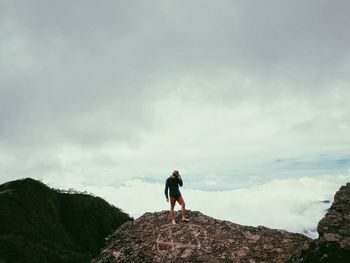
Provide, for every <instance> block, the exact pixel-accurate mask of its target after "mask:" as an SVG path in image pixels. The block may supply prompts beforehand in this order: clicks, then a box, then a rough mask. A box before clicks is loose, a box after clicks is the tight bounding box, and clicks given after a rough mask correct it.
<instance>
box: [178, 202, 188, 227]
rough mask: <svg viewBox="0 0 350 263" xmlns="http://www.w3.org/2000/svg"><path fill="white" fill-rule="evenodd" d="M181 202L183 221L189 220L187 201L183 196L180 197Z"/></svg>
mask: <svg viewBox="0 0 350 263" xmlns="http://www.w3.org/2000/svg"><path fill="white" fill-rule="evenodd" d="M178 202H179V204H180V205H181V215H182V221H186V222H187V221H188V219H187V218H186V207H185V201H184V199H183V198H182V196H180V197H179V199H178Z"/></svg>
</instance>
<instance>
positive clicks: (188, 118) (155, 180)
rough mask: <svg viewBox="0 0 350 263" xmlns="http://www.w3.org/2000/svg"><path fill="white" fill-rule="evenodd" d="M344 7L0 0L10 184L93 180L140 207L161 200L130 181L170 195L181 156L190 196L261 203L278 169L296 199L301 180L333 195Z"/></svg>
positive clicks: (339, 138) (90, 184)
mask: <svg viewBox="0 0 350 263" xmlns="http://www.w3.org/2000/svg"><path fill="white" fill-rule="evenodd" d="M349 13H350V3H349V1H346V0H333V1H329V0H309V1H301V0H294V1H292V0H290V1H289V0H285V1H280V0H278V1H277V0H271V1H258V0H247V1H226V0H220V1H215V2H214V1H207V0H200V1H199V0H191V1H182V0H181V1H180V0H176V1H161V0H159V1H142V0H139V1H136V0H129V1H116V0H113V1H112V0H104V1H91V0H76V1H67V0H62V1H46V0H25V1H24V0H22V1H21V0H0V183H3V182H6V181H9V180H14V179H18V178H23V177H32V178H36V179H40V180H43V181H44V182H47V183H50V185H52V186H60V187H67V188H70V187H73V188H77V189H82V188H86V189H93V190H95V192H97V193H100V195H103V196H109V197H108V198H107V200H108V201H113V202H114V203H115V204H116V205H117V206H118V207H123V209H124V210H125V211H126V212H129V213H132V215H133V216H137V215H140V213H142V211H144V212H146V211H148V210H150V209H155V208H157V209H158V208H159V207H160V205H159V204H158V203H157V205H154V206H150V207H145V204H141V203H142V202H140V203H138V202H133V203H132V205H131V204H130V207H125V205H124V204H121V203H120V202H118V200H117V197H118V198H120V199H122V200H124V199H123V198H124V197H120V195H119V194H118V193H119V192H122V191H121V190H122V189H124V188H123V187H125V186H128V187H130V189H129V190H128V192H129V193H133V192H135V193H134V194H135V195H138V194H139V195H149V194H152V189H153V187H156V188H157V189H158V188H160V189H161V190H160V195H162V191H163V189H162V188H163V184H164V181H165V179H166V178H167V177H168V176H169V175H170V174H171V172H172V171H173V170H174V169H178V170H180V173H181V174H182V176H183V179H184V182H185V185H184V189H183V192H184V194H185V193H186V191H188V195H189V196H193V198H192V199H193V200H195V199H196V195H195V193H197V192H196V191H201V192H200V193H201V194H202V195H210V196H211V195H213V196H212V197H211V198H210V200H213V199H214V200H220V201H223V199H225V200H227V198H230V196H231V195H232V198H233V199H234V198H235V197H237V193H238V192H234V191H244V189H250V190H251V192H249V193H250V194H249V196H253V197H251V198H250V199H251V200H252V202H258V201H259V200H260V199H261V195H259V194H257V193H259V191H258V190H257V191H255V189H256V187H258V188H259V187H262V188H264V187H263V186H265V188H264V189H269V190H268V192H271V191H274V187H273V185H274V183H275V182H284V183H285V184H283V183H282V185H283V189H284V191H285V192H286V193H287V194H289V195H290V196H291V198H292V196H293V198H294V195H295V193H294V192H293V191H294V190H295V189H298V184H300V185H304V183H305V180H306V182H309V183H310V184H307V185H309V188H310V189H309V191H311V192H312V188H313V187H314V185H315V184H317V182H323V183H324V184H321V185H322V187H320V191H319V193H320V194H317V193H314V195H311V196H312V198H313V200H314V201H315V202H317V201H320V200H319V199H320V198H321V197H322V196H324V197H327V198H332V196H333V195H334V191H335V190H336V189H338V188H339V187H340V186H341V185H342V184H344V183H345V182H347V181H349V168H350V153H349V150H350V136H349V134H350V103H349V101H350V88H349V84H350V49H349V47H348V43H349V42H350V20H349V19H348V17H349V15H350V14H349ZM139 184H141V185H142V186H143V187H140V186H139ZM268 186H271V187H272V188H269V187H268ZM110 187H112V189H114V191H111V195H110V194H109V193H108V194H107V192H108V191H107V190H106V189H110ZM186 187H187V190H186ZM101 189H105V190H106V191H107V192H104V191H102V190H101ZM259 189H260V188H259ZM322 189H323V190H322ZM142 190H144V192H142ZM232 191H233V192H232ZM113 192H115V194H114V195H113V194H112V193H113ZM153 192H154V191H153ZM156 192H157V191H156ZM316 192H317V191H316ZM157 193H158V192H157ZM247 193H248V192H247ZM299 194H300V195H305V200H309V198H311V197H310V192H308V191H305V193H304V192H303V193H299ZM214 196H215V197H214ZM162 198H163V196H162V197H159V199H160V200H158V201H156V202H163V201H164V200H163V199H162ZM301 199H302V198H301ZM190 200H191V199H190ZM269 200H270V199H269ZM270 201H271V200H270ZM193 202H195V201H193ZM210 202H212V201H210ZM259 202H260V201H259ZM274 202H279V200H277V198H276V199H274ZM306 203H307V202H306V201H305V203H304V205H305V204H306ZM193 204H194V203H193ZM124 207H125V208H124ZM151 207H152V208H151ZM211 207H213V206H211ZM198 209H199V208H198ZM203 209H205V208H203ZM320 209H321V208H319V211H321V210H322V209H323V208H322V209H321V210H320ZM132 211H133V212H132ZM290 211H292V212H293V211H295V210H293V209H292V208H291V210H290ZM322 211H323V210H322ZM206 212H207V214H209V215H210V214H213V215H214V214H215V215H218V216H219V217H220V218H231V219H232V220H233V219H235V218H234V217H233V216H231V217H229V215H230V213H229V212H227V213H226V214H225V213H224V212H220V213H216V212H215V209H214V208H212V210H208V211H207V210H206ZM272 212H273V211H272ZM272 212H271V213H272ZM314 217H316V216H314ZM318 217H319V216H318ZM243 218H249V216H245V217H243ZM318 220H319V218H318ZM243 221H244V220H243ZM266 221H268V220H266ZM272 221H273V219H271V218H270V222H272ZM246 222H247V223H249V222H250V221H249V220H246ZM242 223H244V222H242ZM282 227H283V226H282Z"/></svg>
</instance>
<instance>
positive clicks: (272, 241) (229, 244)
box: [92, 211, 310, 263]
mask: <svg viewBox="0 0 350 263" xmlns="http://www.w3.org/2000/svg"><path fill="white" fill-rule="evenodd" d="M176 217H177V222H181V215H180V213H177V214H176ZM188 217H189V219H190V222H188V223H182V222H181V223H178V224H176V225H171V224H169V212H168V211H162V212H157V213H146V214H144V215H143V216H141V217H140V218H138V219H137V220H135V221H130V222H127V223H125V224H124V225H122V226H121V227H120V228H119V229H118V230H117V231H115V232H114V233H113V234H111V235H110V236H109V237H108V245H107V246H106V247H105V248H104V250H103V252H102V253H101V255H100V257H99V258H97V259H95V260H93V261H92V262H93V263H107V262H249V263H255V262H266V263H267V262H269V263H272V262H284V261H285V260H286V259H288V258H289V257H290V256H291V255H292V254H293V253H295V252H296V251H298V250H301V249H302V248H303V246H304V245H306V244H307V242H309V241H310V239H309V238H308V237H306V236H304V235H301V234H295V233H289V232H287V231H283V230H275V229H269V228H266V227H263V226H259V227H251V226H243V225H238V224H234V223H231V222H229V221H222V220H218V219H214V218H212V217H209V216H206V215H203V214H202V213H200V212H197V211H188Z"/></svg>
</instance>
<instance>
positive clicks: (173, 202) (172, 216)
mask: <svg viewBox="0 0 350 263" xmlns="http://www.w3.org/2000/svg"><path fill="white" fill-rule="evenodd" d="M175 202H176V199H175V198H174V197H171V196H170V219H171V223H172V224H173V225H175V224H176V222H175V212H174V207H175Z"/></svg>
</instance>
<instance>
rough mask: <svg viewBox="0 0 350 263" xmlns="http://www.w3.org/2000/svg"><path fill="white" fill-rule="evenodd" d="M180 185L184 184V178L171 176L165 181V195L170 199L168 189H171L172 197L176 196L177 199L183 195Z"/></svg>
mask: <svg viewBox="0 0 350 263" xmlns="http://www.w3.org/2000/svg"><path fill="white" fill-rule="evenodd" d="M179 185H180V186H182V185H183V182H182V180H181V179H179V178H172V177H171V176H170V177H169V178H168V179H167V180H166V182H165V191H164V193H165V197H166V198H167V199H168V190H170V197H175V198H176V199H177V198H179V197H180V196H181V193H180V190H179Z"/></svg>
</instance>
